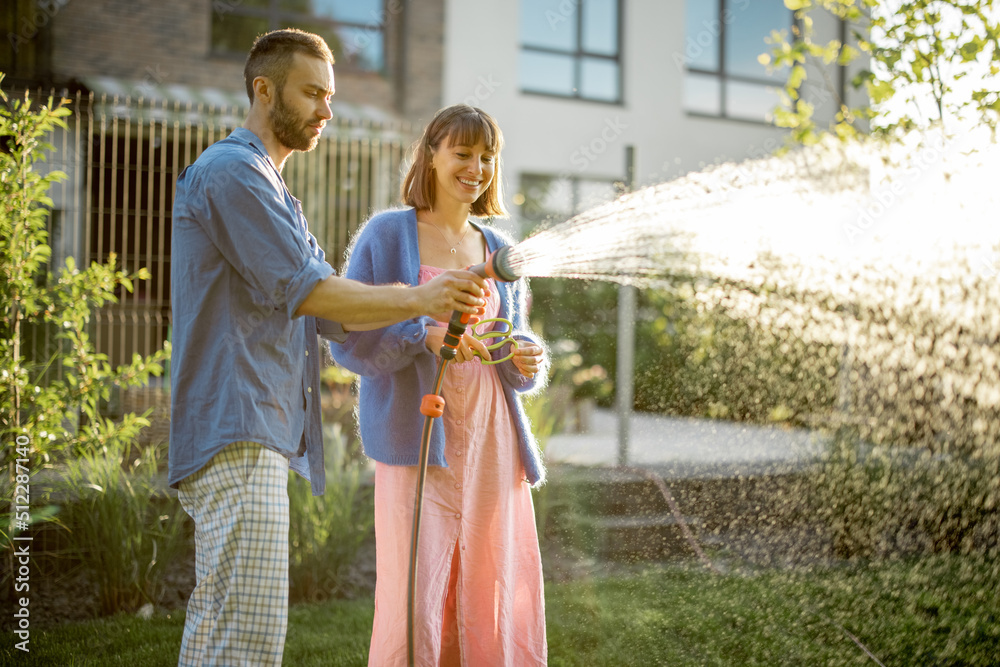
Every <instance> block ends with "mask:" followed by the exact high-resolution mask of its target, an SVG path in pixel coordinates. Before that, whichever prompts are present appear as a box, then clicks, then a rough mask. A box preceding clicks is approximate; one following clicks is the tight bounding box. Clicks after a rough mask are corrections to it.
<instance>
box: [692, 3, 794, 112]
mask: <svg viewBox="0 0 1000 667" xmlns="http://www.w3.org/2000/svg"><path fill="white" fill-rule="evenodd" d="M684 22H685V33H686V35H685V40H684V63H685V66H686V70H687V71H686V72H685V76H684V109H685V110H686V111H688V112H690V113H696V114H705V115H709V116H720V117H723V118H738V119H741V120H753V121H761V122H769V121H770V114H771V110H772V109H773V108H774V107H775V106H776V105H777V103H778V97H777V95H776V94H775V93H774V91H773V90H772V89H773V88H776V87H779V86H781V85H783V84H784V77H785V74H784V73H782V72H780V71H779V72H773V73H768V71H767V69H766V68H765V67H764V66H763V65H761V64H760V63H759V62H758V61H757V56H759V55H760V54H762V53H765V52H767V51H768V50H769V48H770V47H769V45H768V44H767V43H765V42H764V38H765V37H767V36H768V35H770V34H771V31H772V30H787V29H789V28H790V27H791V25H792V12H791V11H790V10H789V9H787V8H786V7H785V4H784V2H782V0H713V1H708V0H687V2H686V3H685V15H684Z"/></svg>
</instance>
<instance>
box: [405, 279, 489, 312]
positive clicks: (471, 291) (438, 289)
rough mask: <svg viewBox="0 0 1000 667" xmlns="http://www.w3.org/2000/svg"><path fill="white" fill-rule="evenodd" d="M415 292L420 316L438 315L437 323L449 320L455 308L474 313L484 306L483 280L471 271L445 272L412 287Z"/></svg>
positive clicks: (484, 290) (484, 285)
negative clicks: (442, 315)
mask: <svg viewBox="0 0 1000 667" xmlns="http://www.w3.org/2000/svg"><path fill="white" fill-rule="evenodd" d="M412 289H413V291H414V293H416V294H417V298H418V299H419V300H420V301H419V302H418V309H419V310H420V314H421V315H430V316H432V317H434V318H436V319H437V318H440V317H441V314H442V313H447V315H445V316H444V319H438V321H439V322H447V321H448V320H449V319H451V313H452V312H454V311H456V310H458V311H461V312H463V313H471V314H473V315H475V314H476V313H478V312H479V309H480V308H481V307H482V306H485V305H486V301H485V296H486V294H487V290H488V288H487V284H486V279H485V278H483V277H482V276H480V275H477V274H475V273H472V272H471V271H456V270H452V271H445V272H444V273H442V274H440V275H438V276H435V277H434V278H433V279H431V280H429V281H427V282H426V283H424V284H423V285H420V286H418V287H414V288H412Z"/></svg>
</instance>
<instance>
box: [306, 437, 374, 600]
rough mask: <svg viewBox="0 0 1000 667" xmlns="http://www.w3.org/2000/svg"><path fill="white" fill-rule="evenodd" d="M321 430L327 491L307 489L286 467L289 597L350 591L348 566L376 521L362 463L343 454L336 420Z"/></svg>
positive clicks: (320, 597) (313, 597) (317, 596)
mask: <svg viewBox="0 0 1000 667" xmlns="http://www.w3.org/2000/svg"><path fill="white" fill-rule="evenodd" d="M324 430H325V433H324V448H325V450H326V451H325V454H326V493H325V494H324V495H322V496H314V495H312V490H311V488H310V486H309V483H308V482H306V481H305V480H303V479H301V478H300V477H299V476H298V475H297V474H295V473H289V476H290V477H291V479H289V484H288V500H289V508H290V527H289V535H288V539H289V579H290V591H289V597H290V599H292V600H294V601H316V600H323V599H326V598H328V597H331V596H335V595H344V594H348V593H350V592H351V591H352V588H353V586H354V583H353V582H352V581H351V580H350V577H349V574H350V570H351V567H352V566H353V565H354V564H355V562H356V561H357V557H358V553H359V551H360V549H361V547H362V545H363V544H364V543H365V541H366V540H368V539H369V538H370V537H371V536H372V531H373V526H374V523H375V508H374V504H373V502H374V494H373V487H372V485H371V484H370V483H369V480H368V478H367V475H366V474H365V471H364V467H365V464H364V463H363V462H362V461H359V460H357V459H355V458H352V457H351V456H349V455H348V452H347V451H346V443H345V439H344V437H343V435H342V434H341V430H340V425H339V424H333V425H331V426H327V427H326V428H325V429H324Z"/></svg>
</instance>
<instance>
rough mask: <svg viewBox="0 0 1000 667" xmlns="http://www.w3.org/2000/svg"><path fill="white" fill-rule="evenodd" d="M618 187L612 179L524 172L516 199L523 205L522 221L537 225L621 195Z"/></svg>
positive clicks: (568, 216) (559, 218) (566, 218)
mask: <svg viewBox="0 0 1000 667" xmlns="http://www.w3.org/2000/svg"><path fill="white" fill-rule="evenodd" d="M615 188H616V185H615V183H614V182H613V181H605V180H599V179H588V178H579V177H576V176H548V175H542V174H521V192H520V193H518V194H517V195H516V196H515V197H514V202H515V203H516V204H518V205H519V206H520V207H521V219H522V221H523V222H525V223H530V224H529V225H528V226H530V227H534V226H536V225H538V224H539V223H543V222H551V223H559V222H563V221H564V220H569V219H570V218H572V217H573V216H574V215H576V214H577V213H581V212H583V211H586V210H587V209H591V208H593V207H595V206H598V205H600V204H604V203H606V202H609V201H612V200H613V199H615V197H617V196H618V194H619V193H618V191H617V190H616V189H615ZM524 231H528V230H527V229H526V230H524Z"/></svg>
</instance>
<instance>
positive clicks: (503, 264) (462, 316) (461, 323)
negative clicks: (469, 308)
mask: <svg viewBox="0 0 1000 667" xmlns="http://www.w3.org/2000/svg"><path fill="white" fill-rule="evenodd" d="M510 248H511V247H510V246H509V245H505V246H502V247H500V248H497V249H496V250H495V251H494V252H493V253H492V254H491V255H490V256H489V257H487V258H486V261H485V262H483V263H482V264H476V265H475V266H470V267H469V271H472V272H473V273H475V274H477V275H480V276H482V277H483V278H492V279H493V280H499V281H500V282H503V283H512V282H514V281H515V280H517V279H518V278H519V277H520V276H518V275H517V274H516V273H515V272H514V270H513V269H512V268H511V267H510V258H509V254H510ZM481 310H482V309H480V311H481ZM480 314H481V313H480ZM471 317H472V316H471V315H469V313H463V312H462V311H460V310H456V311H455V312H453V313H452V314H451V320H449V321H448V330H447V331H446V332H445V334H444V344H443V345H442V346H441V357H442V358H443V359H447V360H448V361H451V360H452V359H454V358H455V355H456V353H457V351H458V344H459V342H461V340H462V336H464V335H465V330H466V329H467V328H468V326H469V320H470V319H471Z"/></svg>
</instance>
